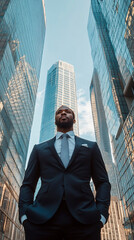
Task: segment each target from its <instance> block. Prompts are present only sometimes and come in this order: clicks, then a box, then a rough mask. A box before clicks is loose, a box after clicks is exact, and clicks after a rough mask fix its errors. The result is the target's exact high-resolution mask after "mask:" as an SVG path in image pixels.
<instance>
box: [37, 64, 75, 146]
mask: <svg viewBox="0 0 134 240" xmlns="http://www.w3.org/2000/svg"><path fill="white" fill-rule="evenodd" d="M61 105H66V106H68V107H69V108H71V109H72V110H73V111H74V113H75V118H76V123H75V124H74V133H75V134H76V135H79V127H78V110H77V97H76V84H75V73H74V67H73V66H72V65H71V64H69V63H66V62H63V61H58V62H56V63H55V64H53V65H52V67H51V68H50V69H49V70H48V74H47V84H46V91H45V99H44V106H43V114H42V123H41V131H40V142H43V141H45V140H48V139H50V138H52V137H54V135H55V134H56V126H55V112H56V110H57V109H58V108H59V107H60V106H61Z"/></svg>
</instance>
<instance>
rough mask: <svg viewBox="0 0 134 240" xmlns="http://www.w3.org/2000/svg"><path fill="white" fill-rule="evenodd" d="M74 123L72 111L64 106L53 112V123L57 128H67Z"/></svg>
mask: <svg viewBox="0 0 134 240" xmlns="http://www.w3.org/2000/svg"><path fill="white" fill-rule="evenodd" d="M73 123H75V119H74V114H73V111H72V110H71V109H70V108H68V107H66V106H62V107H60V108H59V109H58V110H57V111H56V113H55V124H56V125H57V127H58V128H63V129H69V128H71V127H73Z"/></svg>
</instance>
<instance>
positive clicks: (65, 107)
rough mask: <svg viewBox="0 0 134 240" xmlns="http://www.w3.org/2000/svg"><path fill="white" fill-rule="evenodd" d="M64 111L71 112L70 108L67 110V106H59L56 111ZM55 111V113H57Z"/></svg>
mask: <svg viewBox="0 0 134 240" xmlns="http://www.w3.org/2000/svg"><path fill="white" fill-rule="evenodd" d="M64 109H65V110H66V109H69V110H71V111H72V109H71V108H69V107H67V106H61V107H59V108H58V109H57V111H59V110H64ZM57 111H56V112H57Z"/></svg>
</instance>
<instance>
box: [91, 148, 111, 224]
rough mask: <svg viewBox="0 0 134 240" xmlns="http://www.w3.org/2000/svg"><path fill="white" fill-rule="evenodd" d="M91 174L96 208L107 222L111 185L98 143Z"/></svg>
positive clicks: (94, 152)
mask: <svg viewBox="0 0 134 240" xmlns="http://www.w3.org/2000/svg"><path fill="white" fill-rule="evenodd" d="M91 174H92V179H93V182H94V185H95V189H96V206H97V208H98V209H99V211H100V213H101V214H102V215H103V216H104V217H105V218H106V221H107V219H108V215H109V214H108V209H109V205H110V190H111V184H110V183H109V179H108V174H107V171H106V168H105V165H104V162H103V159H102V156H101V153H100V150H99V148H98V145H97V143H95V145H94V148H93V158H92V173H91Z"/></svg>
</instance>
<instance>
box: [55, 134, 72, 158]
mask: <svg viewBox="0 0 134 240" xmlns="http://www.w3.org/2000/svg"><path fill="white" fill-rule="evenodd" d="M67 134H68V135H69V137H68V138H67V140H68V145H69V160H70V159H71V157H72V154H73V151H74V148H75V136H74V132H73V131H69V132H67ZM62 135H63V132H57V134H56V140H55V143H54V146H55V149H56V152H57V153H58V155H59V157H60V155H61V136H62Z"/></svg>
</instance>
